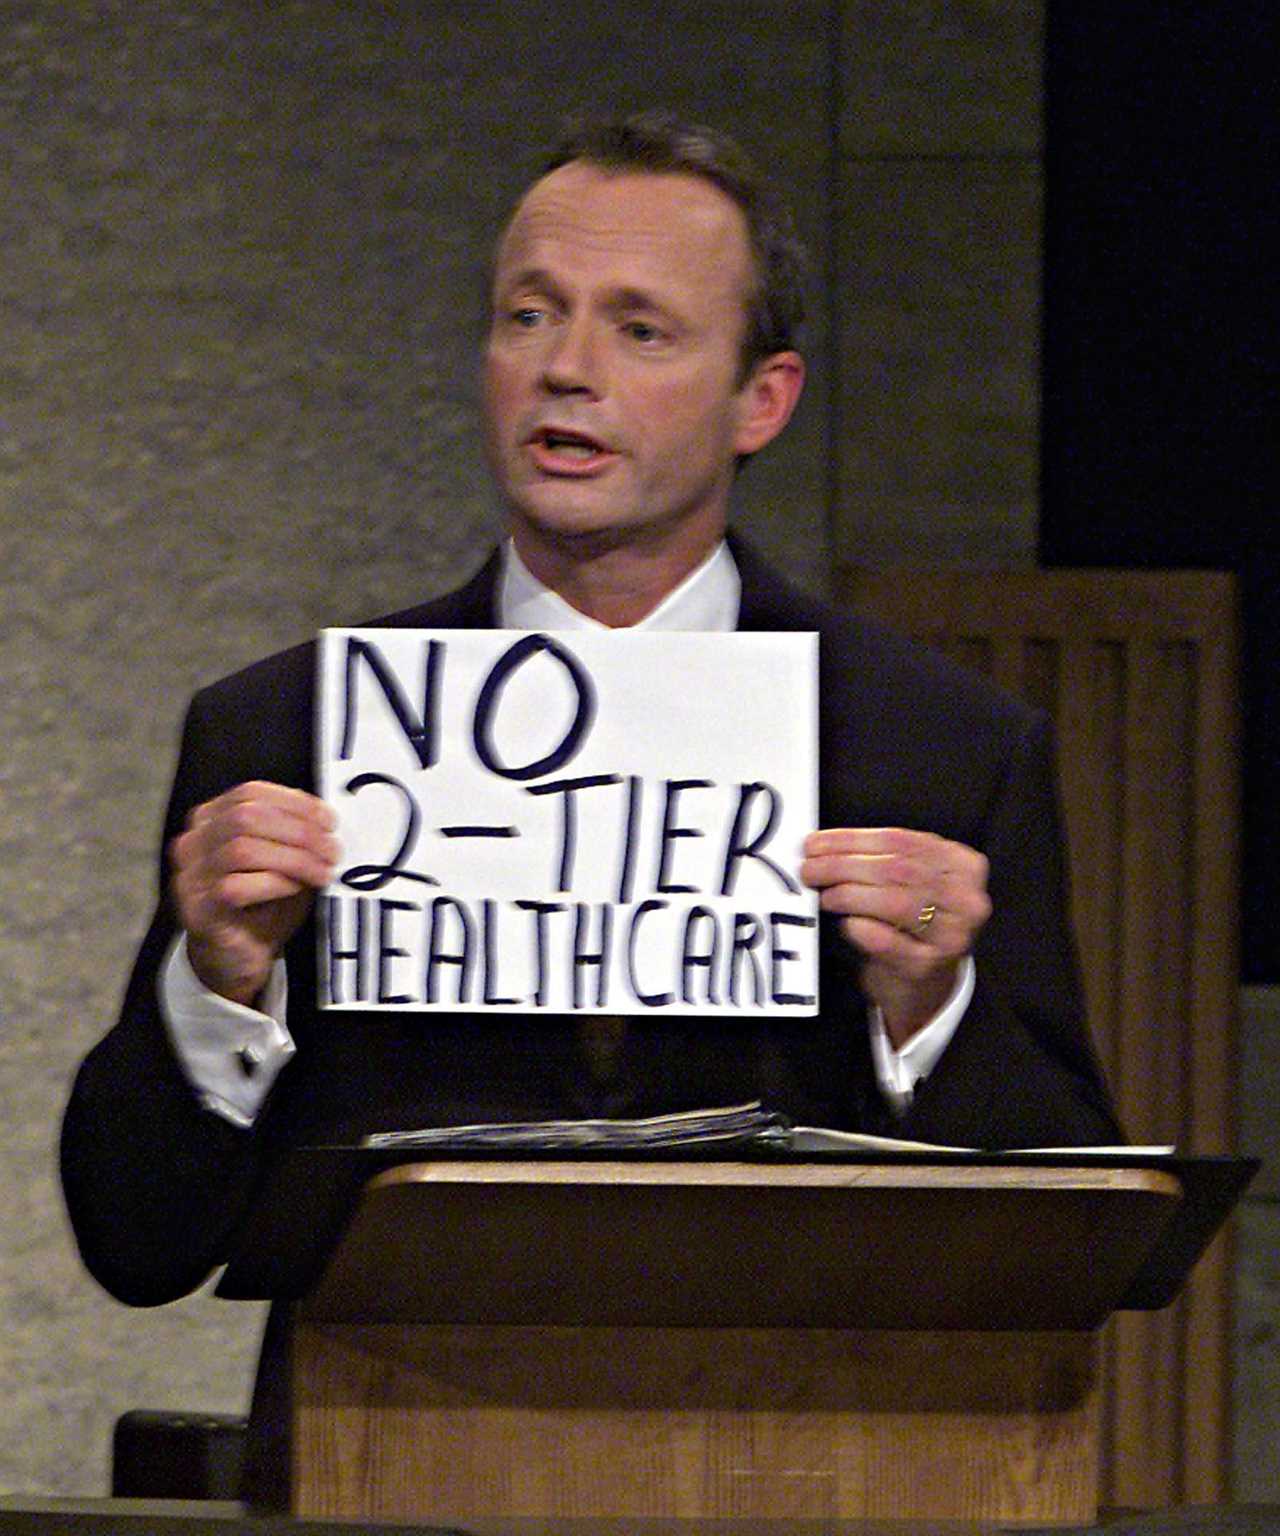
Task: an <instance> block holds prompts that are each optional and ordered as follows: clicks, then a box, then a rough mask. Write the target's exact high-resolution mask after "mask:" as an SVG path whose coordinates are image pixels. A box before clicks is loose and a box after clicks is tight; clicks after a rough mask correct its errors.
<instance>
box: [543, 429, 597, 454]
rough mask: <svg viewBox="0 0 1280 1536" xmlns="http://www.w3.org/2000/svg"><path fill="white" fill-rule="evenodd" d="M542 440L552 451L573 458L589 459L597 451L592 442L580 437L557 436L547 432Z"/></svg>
mask: <svg viewBox="0 0 1280 1536" xmlns="http://www.w3.org/2000/svg"><path fill="white" fill-rule="evenodd" d="M543 441H544V442H545V443H546V445H547V447H548V448H550V450H551V451H552V453H562V454H567V455H568V456H569V457H570V458H573V459H590V458H592V457H594V455H595V454H596V452H597V451H598V450H597V448H596V445H595V444H594V443H587V442H583V440H582V439H581V438H580V437H558V436H556V435H555V434H554V433H550V432H549V433H548V434H547V436H546V437H545V438H544V439H543Z"/></svg>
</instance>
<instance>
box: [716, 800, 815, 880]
mask: <svg viewBox="0 0 1280 1536" xmlns="http://www.w3.org/2000/svg"><path fill="white" fill-rule="evenodd" d="M761 795H767V796H768V797H769V813H768V816H767V818H766V820H765V824H764V827H763V829H762V830H761V831H759V832H757V833H756V834H755V835H754V836H751V835H750V834H749V833H748V830H747V828H748V823H749V822H750V820H751V808H752V806H753V804H754V803H755V801H756V800H758V799H759V798H760V796H761ZM781 811H782V796H781V795H779V793H778V791H777V790H776V789H774V787H773V786H772V785H771V784H759V783H757V784H742V785H739V788H738V809H737V810H736V811H735V812H734V817H733V828H732V830H731V831H730V833H729V841H728V843H727V844H726V845H725V852H724V874H723V876H722V877H721V880H720V894H721V895H722V896H732V895H733V887H734V884H735V882H736V881H737V878H738V864H739V863H740V861H741V860H742V859H746V858H751V859H759V860H760V862H761V863H762V864H763V865H764V867H765V868H766V869H768V870H770V871H772V873H773V874H774V875H776V876H777V878H778V880H779V882H780V883H781V884H782V887H783V889H784V890H788V891H790V892H791V894H792V895H793V896H798V895H799V894H800V887H799V885H797V883H796V882H795V881H794V880H793V879H792V878H791V876H790V875H788V874H787V872H786V871H785V870H783V869H779V867H778V866H777V865H776V864H775V863H774V862H773V860H772V859H770V858H768V857H767V856H766V855H765V854H763V853H761V852H760V850H761V849H762V848H763V847H764V845H765V844H766V843H767V842H768V841H769V839H770V838H771V837H772V836H773V833H774V829H775V828H776V827H777V825H778V817H779V815H780V814H781Z"/></svg>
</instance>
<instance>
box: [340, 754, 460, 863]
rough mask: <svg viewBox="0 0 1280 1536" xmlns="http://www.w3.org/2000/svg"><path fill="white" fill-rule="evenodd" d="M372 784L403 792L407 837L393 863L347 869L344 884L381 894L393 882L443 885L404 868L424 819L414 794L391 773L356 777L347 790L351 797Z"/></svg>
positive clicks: (403, 838) (350, 781)
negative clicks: (418, 881) (421, 820)
mask: <svg viewBox="0 0 1280 1536" xmlns="http://www.w3.org/2000/svg"><path fill="white" fill-rule="evenodd" d="M370 784H386V785H387V786H389V787H390V788H391V789H394V790H396V791H397V792H398V793H399V795H400V798H401V801H402V802H403V805H404V836H403V837H402V838H401V839H400V846H399V848H397V849H396V851H395V855H394V856H393V858H392V860H391V862H390V863H389V864H356V865H353V867H352V868H351V869H348V870H344V871H343V873H342V874H341V875H339V876H338V878H339V879H340V880H341V881H342V883H343V885H349V886H350V887H351V889H352V890H354V891H380V890H381V889H382V887H383V886H384V885H387V884H388V883H389V882H390V881H392V880H420V881H421V882H422V884H423V885H439V884H440V882H439V881H438V880H437V879H435V878H434V877H433V876H431V875H420V874H417V873H416V872H415V871H414V870H412V869H404V868H402V865H403V863H404V860H405V859H407V858H408V857H409V854H410V852H411V850H412V849H413V845H414V844H415V843H416V842H417V840H418V823H419V821H420V819H421V817H420V815H419V812H418V803H417V801H416V800H415V799H414V798H413V795H412V793H411V792H410V791H409V790H408V789H406V788H405V786H404V785H403V784H402V783H401V782H400V780H399V779H393V778H392V777H391V775H390V774H389V773H358V774H356V776H355V778H353V779H348V780H347V782H346V783H345V784H344V785H343V788H344V789H345V790H346V792H347V794H349V795H355V794H359V792H360V791H361V790H362V789H365V788H367V787H368V786H369V785H370Z"/></svg>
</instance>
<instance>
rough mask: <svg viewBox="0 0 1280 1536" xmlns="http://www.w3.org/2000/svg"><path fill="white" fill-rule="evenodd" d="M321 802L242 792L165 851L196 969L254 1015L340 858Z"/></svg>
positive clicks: (276, 787)
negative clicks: (288, 944) (279, 960)
mask: <svg viewBox="0 0 1280 1536" xmlns="http://www.w3.org/2000/svg"><path fill="white" fill-rule="evenodd" d="M335 826H336V818H335V817H334V814H333V812H332V811H331V810H330V809H329V807H328V806H327V805H326V804H325V803H324V801H323V800H320V799H317V798H316V796H315V795H309V794H307V793H306V792H305V791H304V790H301V789H290V788H287V787H286V786H285V785H282V784H265V783H250V784H238V785H237V786H236V787H235V788H234V789H229V790H228V791H227V792H226V794H223V795H219V796H218V798H217V799H216V800H208V801H206V802H205V803H204V804H203V805H198V806H196V808H195V810H194V811H192V812H191V815H190V816H189V817H188V818H187V829H186V831H185V832H183V833H181V834H180V835H179V836H178V837H175V838H174V839H173V841H172V842H171V843H170V845H169V859H170V863H171V866H172V869H173V887H172V889H173V899H174V903H175V905H176V907H177V911H178V920H179V922H180V923H181V924H182V927H183V928H184V929H185V930H186V934H187V957H188V959H189V960H190V962H191V968H192V970H194V971H195V973H196V975H197V976H198V977H199V978H200V980H201V981H202V982H203V983H204V985H205V986H206V987H208V988H209V990H210V991H211V992H217V993H219V994H220V995H221V996H223V997H226V998H230V999H231V1001H232V1002H236V1003H244V1004H245V1005H246V1006H249V1007H252V1006H253V1005H254V1003H255V1002H256V1000H257V998H258V995H259V994H260V993H261V991H262V989H263V987H264V986H266V984H267V980H268V978H269V977H270V975H271V968H272V966H273V965H274V964H275V961H276V957H277V956H278V955H279V954H280V951H281V950H282V949H283V948H284V946H285V943H286V942H287V941H288V939H289V938H290V936H291V935H292V934H293V933H294V932H295V931H296V929H297V928H298V926H299V924H300V923H301V922H302V920H303V919H304V918H305V917H306V915H307V912H308V910H309V909H310V906H311V902H312V900H313V899H314V896H315V893H316V891H317V890H319V889H321V888H322V887H323V886H325V885H327V884H328V883H329V881H330V880H331V879H332V877H333V874H334V871H335V868H336V860H337V857H338V852H339V846H338V839H337V837H336V836H335V835H334V829H335Z"/></svg>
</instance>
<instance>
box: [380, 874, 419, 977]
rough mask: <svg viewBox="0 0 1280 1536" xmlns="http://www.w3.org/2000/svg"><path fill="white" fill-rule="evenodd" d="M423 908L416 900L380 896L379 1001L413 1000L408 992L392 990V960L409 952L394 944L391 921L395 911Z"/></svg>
mask: <svg viewBox="0 0 1280 1536" xmlns="http://www.w3.org/2000/svg"><path fill="white" fill-rule="evenodd" d="M421 910H422V908H421V907H420V906H419V905H418V903H417V902H416V901H389V900H388V899H387V898H386V897H381V896H380V897H379V898H378V1001H379V1002H380V1003H410V1002H412V1001H413V999H412V998H411V997H410V996H409V994H408V993H407V992H393V991H392V990H391V962H392V960H396V959H403V958H404V957H405V956H406V955H407V954H408V953H409V951H408V950H407V949H398V948H397V947H396V946H395V945H394V944H392V942H391V923H392V913H394V912H421Z"/></svg>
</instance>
